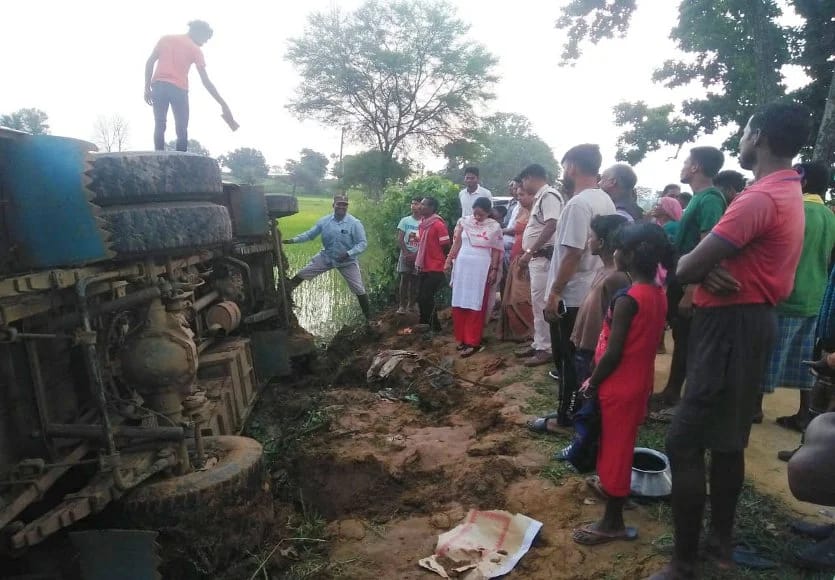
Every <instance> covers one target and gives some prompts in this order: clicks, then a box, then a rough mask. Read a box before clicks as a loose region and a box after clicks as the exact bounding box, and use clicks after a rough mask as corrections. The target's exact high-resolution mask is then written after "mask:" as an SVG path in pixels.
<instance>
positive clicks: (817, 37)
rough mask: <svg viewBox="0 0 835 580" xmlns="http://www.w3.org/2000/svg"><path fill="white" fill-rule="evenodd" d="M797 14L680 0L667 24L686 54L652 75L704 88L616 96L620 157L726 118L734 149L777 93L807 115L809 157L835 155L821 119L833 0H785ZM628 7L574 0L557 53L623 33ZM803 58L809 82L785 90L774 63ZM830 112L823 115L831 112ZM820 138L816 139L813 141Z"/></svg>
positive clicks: (735, 0) (575, 53) (757, 4)
mask: <svg viewBox="0 0 835 580" xmlns="http://www.w3.org/2000/svg"><path fill="white" fill-rule="evenodd" d="M790 4H791V5H792V7H793V8H794V9H795V11H796V12H797V13H798V14H799V15H800V16H801V17H802V18H803V19H804V23H803V24H802V25H801V26H799V27H797V28H789V27H786V26H782V25H781V24H780V23H779V20H778V18H779V16H780V15H781V10H780V7H779V4H778V2H777V1H776V0H688V1H682V2H681V4H680V7H679V22H678V25H677V26H676V27H674V28H673V29H672V31H671V37H672V38H673V39H674V40H676V42H677V44H678V46H679V48H681V49H682V50H683V51H684V52H686V53H688V58H687V60H686V61H667V62H665V63H663V64H662V66H661V67H660V68H659V69H658V70H657V71H656V73H655V74H654V76H653V80H654V81H655V82H659V83H662V84H664V85H665V86H668V87H679V86H686V85H689V84H691V83H696V82H697V83H699V84H700V85H701V86H702V87H704V90H703V92H704V97H702V98H698V99H690V100H687V101H685V102H683V103H681V105H680V106H678V107H676V106H675V105H661V106H658V107H650V106H648V105H647V104H646V103H644V102H640V101H639V102H636V103H621V104H619V105H618V106H617V107H616V108H615V121H616V122H617V123H618V124H619V125H621V126H625V127H627V131H626V132H625V133H623V134H622V135H621V137H620V139H619V141H618V158H619V159H626V160H628V161H630V162H631V163H636V162H638V161H640V160H641V159H643V158H644V156H645V155H646V154H647V153H648V152H650V151H655V150H657V149H659V148H660V147H662V146H663V145H668V144H671V145H675V146H678V147H679V148H681V146H682V145H683V144H685V143H688V142H691V141H693V140H694V139H695V138H696V137H698V136H699V135H700V134H705V133H708V134H709V133H713V132H715V131H716V130H717V129H719V128H721V127H726V126H731V127H735V128H736V132H735V133H734V135H732V136H731V137H730V138H729V139H728V140H726V142H725V147H726V148H727V149H729V150H732V151H735V150H736V149H737V145H738V140H739V137H740V136H741V133H742V129H743V128H744V126H745V123H746V121H747V119H748V117H749V116H750V115H751V113H753V112H754V110H755V109H756V108H757V107H758V106H760V105H763V104H765V103H768V102H770V101H773V100H775V99H778V98H790V99H793V100H796V101H798V102H801V103H803V104H805V105H807V106H808V107H809V108H810V109H811V110H812V111H813V113H814V115H815V123H816V124H815V126H816V128H817V134H818V135H819V138H818V142H819V143H818V146H817V147H816V153H815V157H816V158H820V159H825V160H828V161H829V162H830V163H831V162H832V161H833V156H835V138H831V140H827V138H828V136H831V135H832V131H830V130H827V129H826V125H825V124H823V123H822V122H821V121H822V119H823V117H824V112H825V106H826V103H827V95H828V94H829V87H830V86H831V84H832V79H833V74H835V62H833V61H832V60H831V59H830V58H829V56H830V55H831V54H833V52H835V20H833V19H832V18H831V15H832V14H833V13H835V0H791V1H790ZM635 10H636V2H635V0H572V1H571V2H570V3H569V4H568V5H567V6H566V7H565V8H564V9H563V11H562V14H561V17H560V19H559V20H558V21H557V26H558V27H559V28H563V29H567V37H568V40H567V42H566V45H565V47H564V51H563V58H564V61H565V63H566V64H571V63H572V62H573V61H575V60H576V59H577V58H579V56H580V45H581V43H582V42H584V41H588V42H591V43H597V42H599V41H600V40H602V39H604V38H612V37H614V36H623V35H624V34H625V33H626V31H627V29H628V26H629V21H630V18H631V16H632V14H633V13H634V11H635ZM786 64H797V65H800V66H802V67H803V68H804V70H805V71H806V72H807V74H808V75H809V76H810V78H811V83H810V84H809V85H807V86H806V87H803V88H802V89H799V90H797V91H794V92H792V93H790V94H788V95H787V94H786V90H785V86H784V85H783V76H782V72H781V69H782V67H783V66H784V65H786ZM829 118H830V119H831V117H829ZM821 139H824V141H823V142H821Z"/></svg>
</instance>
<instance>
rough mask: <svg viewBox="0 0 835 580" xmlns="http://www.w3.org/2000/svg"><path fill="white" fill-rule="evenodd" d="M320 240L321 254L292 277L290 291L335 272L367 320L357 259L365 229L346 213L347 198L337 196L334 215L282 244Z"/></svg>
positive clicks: (364, 238)
mask: <svg viewBox="0 0 835 580" xmlns="http://www.w3.org/2000/svg"><path fill="white" fill-rule="evenodd" d="M319 235H321V236H322V251H320V252H319V253H318V254H316V255H315V256H313V258H311V259H310V262H308V263H307V265H306V266H305V267H304V268H302V269H301V270H299V271H298V273H296V275H295V276H293V279H292V280H290V288H292V289H295V288H296V287H297V286H298V285H299V284H301V283H302V282H303V281H305V280H311V279H313V278H315V277H316V276H319V275H320V274H324V273H325V272H327V271H328V270H332V269H333V268H336V269H337V270H339V273H340V274H342V277H343V278H345V282H347V283H348V287H349V288H350V289H351V292H353V293H354V295H355V296H356V297H357V300H358V301H359V303H360V309H362V313H363V315H364V316H365V318H366V320H368V318H369V317H370V314H371V308H370V306H369V303H368V294H366V292H365V286H364V285H363V283H362V272H361V271H360V265H359V262H358V261H357V257H358V256H359V255H360V254H362V253H363V252H364V251H365V249H366V248H367V247H368V241H367V240H366V237H365V228H364V227H363V226H362V222H360V221H359V220H358V219H357V218H355V217H354V216H352V215H350V214H349V213H348V198H347V197H345V196H344V195H337V196H335V197H334V198H333V215H326V216H325V217H323V218H321V219H320V220H319V221H317V222H316V225H314V226H313V227H312V228H310V229H309V230H307V231H306V232H304V233H301V234H299V235H297V236H295V237H293V238H290V239H287V240H284V243H285V244H300V243H303V242H308V241H310V240H313V239H316V238H317V237H318V236H319Z"/></svg>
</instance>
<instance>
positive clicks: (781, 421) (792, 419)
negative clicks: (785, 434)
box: [776, 415, 806, 433]
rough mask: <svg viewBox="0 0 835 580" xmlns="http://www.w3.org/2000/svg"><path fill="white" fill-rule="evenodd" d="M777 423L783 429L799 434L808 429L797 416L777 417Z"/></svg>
mask: <svg viewBox="0 0 835 580" xmlns="http://www.w3.org/2000/svg"><path fill="white" fill-rule="evenodd" d="M776 423H777V424H778V425H779V426H780V427H782V428H783V429H788V430H789V431H797V432H798V433H803V430H804V429H805V428H806V425H805V424H804V423H803V422H802V421H801V420H800V419H799V418H798V417H797V415H788V416H786V417H777V421H776Z"/></svg>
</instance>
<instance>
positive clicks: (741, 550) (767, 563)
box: [704, 539, 777, 570]
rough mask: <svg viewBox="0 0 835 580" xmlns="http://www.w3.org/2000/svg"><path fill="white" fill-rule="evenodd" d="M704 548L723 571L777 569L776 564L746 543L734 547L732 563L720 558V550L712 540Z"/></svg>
mask: <svg viewBox="0 0 835 580" xmlns="http://www.w3.org/2000/svg"><path fill="white" fill-rule="evenodd" d="M704 548H705V554H706V555H707V557H708V558H710V560H711V561H712V562H713V563H714V564H715V565H716V566H717V567H718V568H719V569H721V570H732V569H733V568H734V567H739V568H745V569H747V570H773V569H774V568H776V567H777V563H776V562H774V561H772V560H769V559H767V558H763V557H762V556H760V555H759V553H757V550H755V549H754V548H752V547H751V546H749V545H748V544H745V543H739V544H736V545H735V546H734V549H733V553H732V555H731V562H727V561H726V560H721V559H720V558H719V548H718V546H717V545H716V544H715V543H713V540H712V539H708V540H707V541H706V542H705V546H704Z"/></svg>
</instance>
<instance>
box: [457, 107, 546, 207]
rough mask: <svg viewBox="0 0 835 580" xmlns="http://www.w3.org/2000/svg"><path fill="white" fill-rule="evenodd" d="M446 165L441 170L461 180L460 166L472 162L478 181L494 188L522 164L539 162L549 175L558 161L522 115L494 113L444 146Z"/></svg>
mask: <svg viewBox="0 0 835 580" xmlns="http://www.w3.org/2000/svg"><path fill="white" fill-rule="evenodd" d="M444 156H445V157H446V158H447V166H446V169H445V171H444V174H445V176H446V177H447V178H449V179H450V180H452V181H454V182H455V183H461V180H462V178H463V172H464V167H466V166H468V165H476V166H478V167H479V169H480V174H481V181H482V182H483V183H484V184H485V185H486V186H487V187H488V188H492V189H493V190H494V191H503V190H504V187H505V184H506V183H507V182H508V181H509V180H510V179H513V178H514V177H515V176H516V175H518V174H519V172H520V171H521V170H522V169H524V168H525V166H527V165H529V164H531V163H539V164H541V165H542V166H543V167H545V169H547V170H548V172H549V173H550V174H551V176H552V177H553V178H557V177H558V176H559V164H558V163H557V160H556V159H554V153H553V151H551V148H550V147H549V146H548V144H547V143H545V142H544V141H543V140H542V139H540V138H539V136H537V135H536V134H535V133H534V132H533V128H532V127H531V124H530V121H528V119H527V118H526V117H524V116H523V115H517V114H514V113H497V114H495V115H491V116H490V117H487V118H486V119H484V121H483V122H482V125H481V126H480V127H478V128H477V129H471V130H469V131H466V132H465V134H464V138H463V139H456V140H455V141H452V142H450V143H448V144H447V145H446V146H445V147H444Z"/></svg>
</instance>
